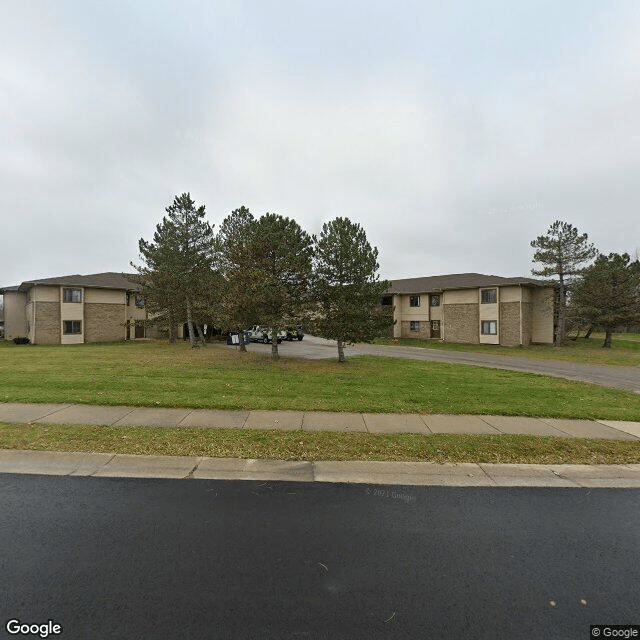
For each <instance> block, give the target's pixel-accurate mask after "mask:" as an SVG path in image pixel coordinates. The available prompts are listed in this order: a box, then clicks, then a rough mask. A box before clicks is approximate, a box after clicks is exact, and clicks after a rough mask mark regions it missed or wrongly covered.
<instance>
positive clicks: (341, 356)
mask: <svg viewBox="0 0 640 640" xmlns="http://www.w3.org/2000/svg"><path fill="white" fill-rule="evenodd" d="M346 361H347V359H346V358H345V357H344V342H342V340H338V362H346Z"/></svg>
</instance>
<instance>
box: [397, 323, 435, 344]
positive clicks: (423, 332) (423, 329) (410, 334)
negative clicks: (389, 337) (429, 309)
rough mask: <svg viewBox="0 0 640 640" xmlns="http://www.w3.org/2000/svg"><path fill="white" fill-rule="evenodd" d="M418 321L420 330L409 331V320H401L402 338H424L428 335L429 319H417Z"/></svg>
mask: <svg viewBox="0 0 640 640" xmlns="http://www.w3.org/2000/svg"><path fill="white" fill-rule="evenodd" d="M418 322H420V331H411V323H410V321H409V320H406V321H405V320H403V321H402V322H401V326H402V335H401V337H402V338H418V339H419V340H426V339H427V338H429V337H430V335H429V321H428V320H419V321H418Z"/></svg>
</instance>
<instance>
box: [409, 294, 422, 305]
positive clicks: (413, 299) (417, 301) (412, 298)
mask: <svg viewBox="0 0 640 640" xmlns="http://www.w3.org/2000/svg"><path fill="white" fill-rule="evenodd" d="M409 306H410V307H419V306H420V296H409Z"/></svg>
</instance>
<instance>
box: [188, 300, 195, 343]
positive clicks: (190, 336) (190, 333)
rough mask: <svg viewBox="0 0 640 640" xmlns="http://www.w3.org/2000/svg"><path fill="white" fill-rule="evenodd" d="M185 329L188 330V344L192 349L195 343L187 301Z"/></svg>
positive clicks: (189, 305) (189, 307) (189, 304)
mask: <svg viewBox="0 0 640 640" xmlns="http://www.w3.org/2000/svg"><path fill="white" fill-rule="evenodd" d="M187 327H188V329H189V344H190V345H191V348H192V349H193V348H194V347H195V346H196V343H195V341H194V337H193V320H192V319H191V302H189V300H187Z"/></svg>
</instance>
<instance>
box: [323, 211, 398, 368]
mask: <svg viewBox="0 0 640 640" xmlns="http://www.w3.org/2000/svg"><path fill="white" fill-rule="evenodd" d="M378 268H379V264H378V249H377V248H375V247H373V248H372V247H371V245H370V244H369V242H368V241H367V236H366V233H365V231H364V229H363V228H362V227H361V226H360V225H359V224H357V223H354V222H351V221H350V220H349V219H348V218H336V219H335V220H332V221H331V222H328V223H325V224H324V225H323V227H322V232H321V233H320V236H319V237H318V238H316V239H315V245H314V278H313V298H314V300H315V301H316V302H317V303H318V305H319V309H318V317H317V318H316V320H315V322H314V328H315V330H316V331H317V333H318V335H320V336H321V337H323V338H328V339H330V340H336V341H337V343H338V361H339V362H345V361H346V358H345V356H344V345H345V344H350V343H354V342H370V341H371V340H373V338H376V337H378V336H380V335H382V333H383V332H384V331H385V330H386V329H387V328H388V327H389V326H390V325H392V324H393V317H392V315H391V314H390V313H389V311H388V310H386V309H385V308H384V307H381V306H380V301H381V298H382V296H383V295H384V293H385V292H386V291H387V290H388V289H389V286H390V283H389V282H388V281H386V280H383V281H381V280H380V279H379V276H378Z"/></svg>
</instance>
